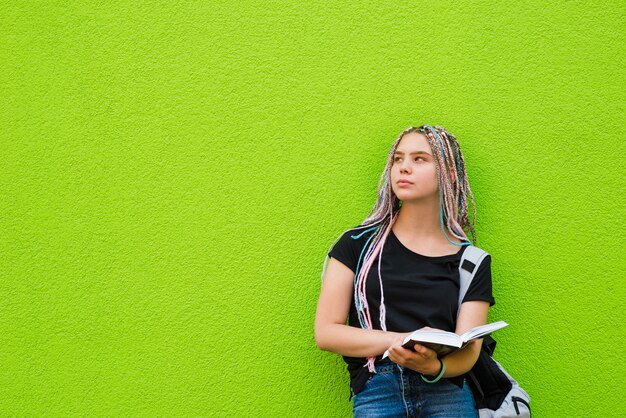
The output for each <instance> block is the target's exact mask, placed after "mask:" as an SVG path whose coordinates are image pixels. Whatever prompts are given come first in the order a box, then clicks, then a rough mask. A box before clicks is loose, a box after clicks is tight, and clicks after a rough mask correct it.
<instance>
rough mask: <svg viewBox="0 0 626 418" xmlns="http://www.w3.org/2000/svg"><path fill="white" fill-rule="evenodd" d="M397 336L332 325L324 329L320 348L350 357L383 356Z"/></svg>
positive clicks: (319, 342) (319, 340)
mask: <svg viewBox="0 0 626 418" xmlns="http://www.w3.org/2000/svg"><path fill="white" fill-rule="evenodd" d="M397 336H398V334H397V333H395V332H387V331H382V330H378V329H371V330H370V329H362V328H357V327H353V326H349V325H343V324H330V325H326V326H325V327H324V328H323V329H322V332H321V334H320V336H319V339H318V347H319V348H320V349H322V350H324V351H330V352H333V353H337V354H341V355H344V356H349V357H370V356H377V355H380V354H383V353H384V352H385V350H387V349H388V348H389V347H390V346H391V345H392V344H393V342H394V341H395V339H397V338H398V337H397Z"/></svg>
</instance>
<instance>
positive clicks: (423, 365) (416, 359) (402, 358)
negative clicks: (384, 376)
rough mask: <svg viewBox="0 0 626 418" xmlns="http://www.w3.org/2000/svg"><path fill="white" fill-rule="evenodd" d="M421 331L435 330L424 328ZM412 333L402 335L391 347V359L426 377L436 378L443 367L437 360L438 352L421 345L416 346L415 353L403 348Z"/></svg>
mask: <svg viewBox="0 0 626 418" xmlns="http://www.w3.org/2000/svg"><path fill="white" fill-rule="evenodd" d="M420 329H434V328H430V327H423V328H420ZM411 334H412V332H407V333H400V334H399V337H398V339H397V340H396V341H395V343H394V344H393V345H391V347H389V358H390V359H391V361H393V362H394V363H397V364H399V365H401V366H404V367H407V368H409V369H411V370H415V371H417V372H420V373H422V374H425V375H429V376H434V375H436V374H438V373H439V371H440V368H441V365H440V364H439V360H437V352H436V351H434V350H432V349H430V348H428V347H426V346H424V345H421V344H415V345H414V348H415V351H413V350H409V349H406V348H404V347H402V341H403V340H404V338H406V337H407V336H409V335H411Z"/></svg>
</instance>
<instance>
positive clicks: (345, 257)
mask: <svg viewBox="0 0 626 418" xmlns="http://www.w3.org/2000/svg"><path fill="white" fill-rule="evenodd" d="M354 233H355V232H354V231H352V230H348V231H346V232H344V233H343V234H342V235H341V237H339V239H338V240H337V242H336V243H335V245H333V247H332V248H331V250H330V251H329V252H328V255H329V256H330V257H333V258H335V259H337V260H339V261H341V263H343V264H345V265H346V266H347V267H348V268H350V270H352V272H356V266H357V263H358V261H359V256H358V254H357V248H356V244H357V243H356V240H355V239H353V238H352V236H351V235H352V234H354Z"/></svg>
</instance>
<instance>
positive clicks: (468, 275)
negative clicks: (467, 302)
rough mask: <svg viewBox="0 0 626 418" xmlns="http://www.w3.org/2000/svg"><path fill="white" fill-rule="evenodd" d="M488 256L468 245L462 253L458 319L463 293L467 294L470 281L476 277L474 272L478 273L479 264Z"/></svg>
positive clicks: (484, 252)
mask: <svg viewBox="0 0 626 418" xmlns="http://www.w3.org/2000/svg"><path fill="white" fill-rule="evenodd" d="M488 255H489V253H487V252H486V251H484V250H481V249H480V248H478V247H476V246H474V245H468V246H467V248H466V249H465V251H463V255H462V256H461V262H460V263H459V276H460V278H461V283H460V284H461V286H460V289H459V307H458V309H457V311H456V316H457V318H458V317H459V312H460V311H461V302H462V301H463V298H464V297H465V293H467V289H469V287H470V284H471V283H472V279H473V278H474V276H475V275H476V271H478V267H479V266H480V263H481V262H482V261H483V259H484V258H485V257H486V256H488Z"/></svg>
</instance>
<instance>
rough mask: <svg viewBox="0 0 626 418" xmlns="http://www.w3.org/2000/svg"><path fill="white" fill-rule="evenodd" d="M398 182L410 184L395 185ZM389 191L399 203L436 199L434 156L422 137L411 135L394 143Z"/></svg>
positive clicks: (413, 133)
mask: <svg viewBox="0 0 626 418" xmlns="http://www.w3.org/2000/svg"><path fill="white" fill-rule="evenodd" d="M400 180H408V181H409V182H410V183H398V181H400ZM391 188H392V190H393V192H394V193H395V194H396V196H397V197H398V199H400V200H402V201H403V202H406V201H411V200H419V199H423V198H425V197H432V196H433V195H435V196H438V193H439V184H438V182H437V169H436V168H435V157H434V156H433V154H432V150H431V149H430V145H429V144H428V140H427V139H426V137H425V136H424V135H423V134H421V133H418V132H411V133H409V134H406V135H404V136H403V137H402V139H401V140H400V142H399V143H398V148H396V152H395V154H394V156H393V165H392V166H391Z"/></svg>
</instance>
